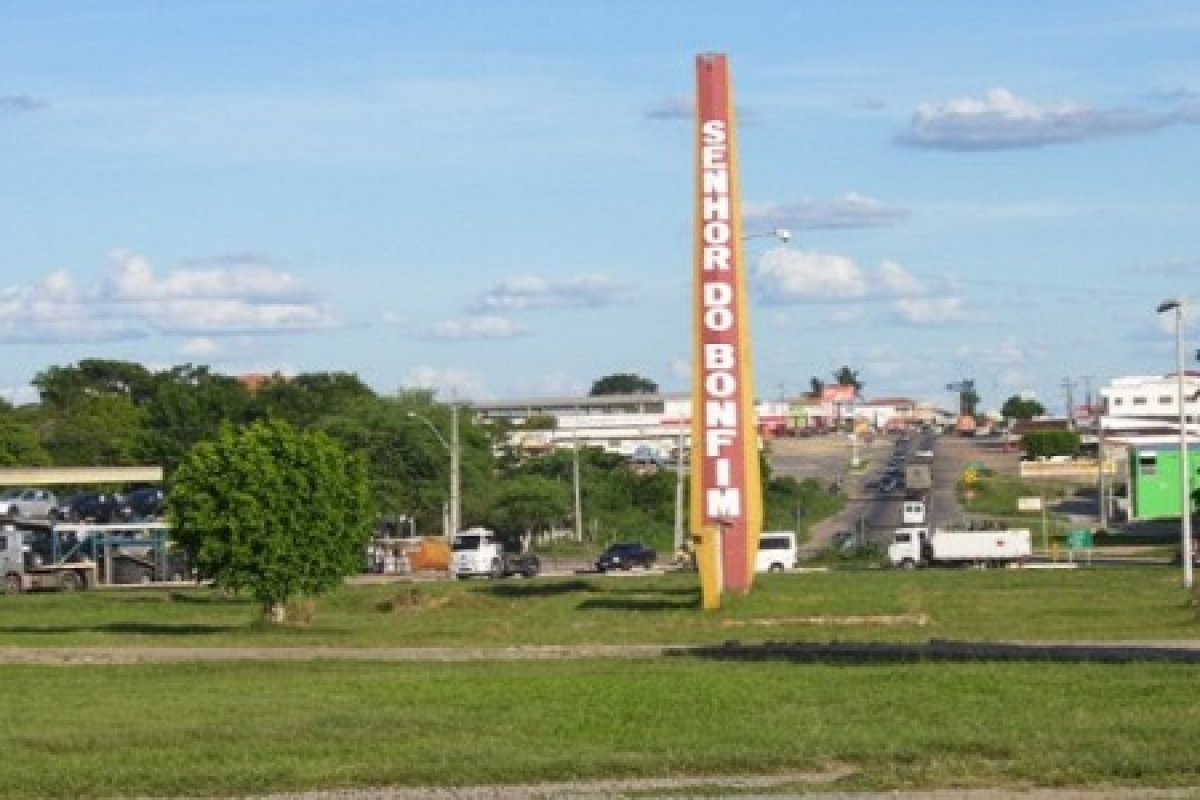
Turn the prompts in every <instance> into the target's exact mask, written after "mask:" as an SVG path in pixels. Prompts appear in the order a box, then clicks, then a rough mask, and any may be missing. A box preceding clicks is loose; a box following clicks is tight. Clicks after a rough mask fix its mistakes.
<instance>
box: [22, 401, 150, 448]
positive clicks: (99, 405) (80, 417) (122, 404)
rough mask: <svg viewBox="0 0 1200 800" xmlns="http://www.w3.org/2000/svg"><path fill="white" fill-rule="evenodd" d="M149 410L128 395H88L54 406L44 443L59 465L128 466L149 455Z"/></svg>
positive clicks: (45, 426)
mask: <svg viewBox="0 0 1200 800" xmlns="http://www.w3.org/2000/svg"><path fill="white" fill-rule="evenodd" d="M145 423H146V411H145V409H144V408H140V407H138V406H137V405H135V404H134V402H133V400H132V399H130V398H129V397H128V396H126V395H124V394H120V393H118V394H94V395H90V394H85V395H82V396H80V397H78V398H76V399H74V400H72V401H71V402H70V404H69V405H68V406H67V407H65V408H51V409H48V410H47V412H46V416H45V417H44V418H43V420H42V422H41V434H42V442H43V444H44V446H45V448H46V450H48V451H49V452H50V454H51V456H52V457H53V460H54V463H55V464H61V465H73V466H126V465H130V464H139V463H141V462H142V461H143V460H144V457H145V446H146V424H145Z"/></svg>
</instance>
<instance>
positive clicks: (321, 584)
mask: <svg viewBox="0 0 1200 800" xmlns="http://www.w3.org/2000/svg"><path fill="white" fill-rule="evenodd" d="M168 514H169V516H170V518H171V520H172V522H173V523H174V525H175V528H176V530H178V532H179V539H180V542H181V543H182V544H183V545H184V546H185V547H187V548H188V549H189V550H190V551H191V552H192V553H194V554H195V558H196V565H197V568H198V570H199V572H200V573H201V575H203V576H205V577H208V578H212V580H213V583H214V585H215V586H217V587H220V588H224V589H229V590H232V591H235V592H237V591H243V590H244V591H249V592H250V593H251V594H252V595H253V596H254V598H255V599H257V600H258V601H259V602H261V603H262V605H263V610H264V613H265V614H266V615H267V616H268V618H269V619H271V620H273V621H276V622H282V621H284V619H285V617H286V604H287V602H288V601H289V600H291V599H294V598H297V597H301V596H306V595H318V594H322V593H325V592H327V591H329V590H330V589H333V588H334V587H336V586H338V585H340V584H341V582H342V580H343V579H344V578H345V577H346V576H347V575H350V574H352V573H354V572H356V571H357V570H358V569H359V568H360V566H361V563H362V557H363V547H364V546H365V544H366V542H367V539H368V537H369V536H370V528H371V512H370V499H369V494H368V488H367V475H366V466H365V464H364V462H363V459H362V458H360V457H358V456H356V455H350V454H347V453H346V452H345V451H344V450H343V449H342V448H341V447H340V446H339V445H338V444H337V443H336V442H334V441H333V440H332V439H330V438H329V437H328V436H326V435H325V434H323V433H320V432H301V431H297V430H296V429H294V428H293V427H292V426H290V425H288V424H287V423H285V422H281V421H272V422H258V423H255V424H254V425H251V426H250V427H248V428H245V429H243V430H241V431H236V430H234V428H233V427H232V426H228V427H226V428H224V429H223V430H222V431H221V433H220V434H219V436H218V437H217V438H216V439H215V440H213V441H205V442H200V443H199V444H197V445H196V446H195V447H193V448H192V449H191V451H189V452H188V454H187V456H186V457H185V458H184V460H183V463H182V464H180V466H179V469H178V470H177V471H176V472H175V475H174V476H173V478H172V480H171V491H170V494H169V499H168Z"/></svg>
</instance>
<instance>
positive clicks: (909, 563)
mask: <svg viewBox="0 0 1200 800" xmlns="http://www.w3.org/2000/svg"><path fill="white" fill-rule="evenodd" d="M916 568H917V562H915V561H913V560H912V559H911V558H906V559H904V560H903V561H901V562H900V569H916Z"/></svg>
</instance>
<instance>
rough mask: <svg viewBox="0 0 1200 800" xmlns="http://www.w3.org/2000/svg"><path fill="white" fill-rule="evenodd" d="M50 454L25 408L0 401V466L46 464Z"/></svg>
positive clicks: (48, 461)
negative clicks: (14, 407)
mask: <svg viewBox="0 0 1200 800" xmlns="http://www.w3.org/2000/svg"><path fill="white" fill-rule="evenodd" d="M49 463H50V454H49V453H47V452H46V449H45V448H44V447H42V443H41V439H40V438H39V437H38V431H37V427H36V425H35V424H34V420H33V419H32V418H31V415H30V414H29V413H28V412H27V411H26V410H25V409H13V408H12V407H11V406H9V405H8V404H7V403H0V467H29V466H38V467H40V466H46V465H48V464H49Z"/></svg>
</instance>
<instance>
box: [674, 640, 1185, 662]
mask: <svg viewBox="0 0 1200 800" xmlns="http://www.w3.org/2000/svg"><path fill="white" fill-rule="evenodd" d="M668 655H670V656H675V657H679V656H684V657H689V658H709V659H714V660H717V661H792V662H797V663H829V664H846V665H850V666H866V665H869V664H909V663H915V662H933V661H943V662H945V661H951V662H971V661H975V662H994V661H1055V662H1063V663H1084V662H1098V663H1110V664H1125V663H1131V662H1145V661H1168V662H1176V663H1189V664H1196V663H1200V649H1193V648H1188V647H1171V646H1164V647H1148V646H1140V645H1124V644H1121V643H1119V642H1114V643H1113V644H1111V645H1109V644H1069V643H1064V644H1021V643H1009V642H955V641H946V640H942V639H933V640H931V641H928V642H915V643H910V644H904V643H891V642H830V643H824V644H822V643H812V642H764V643H761V644H742V643H741V642H737V641H730V642H725V643H724V644H715V645H699V646H696V647H681V648H677V649H673V650H672V651H670V652H669V653H668Z"/></svg>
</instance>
